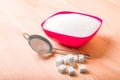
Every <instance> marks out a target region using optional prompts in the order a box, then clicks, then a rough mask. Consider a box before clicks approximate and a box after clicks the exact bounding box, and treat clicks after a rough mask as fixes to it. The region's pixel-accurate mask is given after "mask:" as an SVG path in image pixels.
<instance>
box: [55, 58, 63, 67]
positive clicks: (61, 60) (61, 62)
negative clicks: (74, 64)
mask: <svg viewBox="0 0 120 80" xmlns="http://www.w3.org/2000/svg"><path fill="white" fill-rule="evenodd" d="M55 64H56V66H59V65H61V64H63V57H62V56H58V57H56V60H55Z"/></svg>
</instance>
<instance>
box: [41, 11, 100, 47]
mask: <svg viewBox="0 0 120 80" xmlns="http://www.w3.org/2000/svg"><path fill="white" fill-rule="evenodd" d="M62 14H68V15H69V14H78V15H82V16H87V17H90V18H94V19H95V20H97V21H99V22H100V25H99V26H98V27H97V29H96V30H95V31H94V32H93V33H92V34H90V35H89V36H85V37H83V36H82V37H81V36H77V37H76V36H72V35H67V34H62V33H58V32H54V31H52V30H47V29H45V28H44V25H45V24H46V21H48V20H49V19H50V18H52V17H54V16H57V15H62ZM63 18H64V17H63ZM62 24H63V23H62ZM70 24H72V23H70ZM86 24H87V23H86ZM101 25H102V19H100V18H98V17H96V16H92V15H89V14H84V13H79V12H71V11H61V12H58V13H55V14H53V15H52V16H50V17H48V18H47V19H46V20H45V21H43V22H42V24H41V26H42V29H43V31H44V32H45V33H46V34H47V35H48V36H49V37H50V38H51V39H53V40H54V41H56V42H58V43H60V44H63V45H66V46H70V47H81V46H83V45H85V44H86V43H87V42H88V41H89V40H91V39H92V38H93V37H94V35H95V34H96V33H97V32H98V30H99V29H100V27H101ZM83 27H84V26H83ZM66 31H69V29H68V30H66Z"/></svg>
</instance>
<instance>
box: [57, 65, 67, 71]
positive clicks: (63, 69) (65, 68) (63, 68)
mask: <svg viewBox="0 0 120 80" xmlns="http://www.w3.org/2000/svg"><path fill="white" fill-rule="evenodd" d="M57 68H58V71H59V72H60V73H65V72H66V71H67V66H65V65H63V64H62V65H60V66H58V67H57Z"/></svg>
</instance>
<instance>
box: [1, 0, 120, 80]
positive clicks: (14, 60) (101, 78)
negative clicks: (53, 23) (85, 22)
mask: <svg viewBox="0 0 120 80" xmlns="http://www.w3.org/2000/svg"><path fill="white" fill-rule="evenodd" d="M64 10H68V11H77V12H82V13H87V14H91V15H95V16H98V17H100V18H102V19H103V25H102V27H101V29H100V31H99V32H98V33H97V35H96V36H95V37H94V38H93V39H92V40H91V41H90V42H89V43H88V44H87V45H85V46H83V47H81V48H77V49H73V48H72V50H75V51H79V52H85V53H90V54H91V56H92V57H93V58H92V59H90V60H87V63H86V65H87V69H88V71H89V73H87V74H80V73H78V71H77V69H76V70H75V71H76V75H75V76H73V77H71V76H69V75H67V74H60V73H59V72H58V71H57V68H56V66H55V65H54V61H55V57H56V56H58V55H53V56H52V57H49V58H48V55H41V54H38V53H36V52H34V51H33V50H32V49H31V48H30V47H29V45H28V44H27V41H26V40H25V39H24V38H23V36H22V34H23V33H24V32H26V33H30V34H40V35H43V36H45V37H47V36H46V35H45V34H44V32H43V31H42V29H41V27H40V24H41V23H42V21H43V20H44V19H46V18H47V17H49V16H50V15H52V14H54V13H56V12H58V11H64ZM119 30H120V0H0V80H120V68H119V67H120V31H119ZM47 38H48V37H47ZM48 39H49V38H48ZM49 40H50V39H49ZM50 41H51V42H52V44H53V45H54V46H55V47H57V48H62V49H68V50H69V49H70V48H68V47H65V46H62V45H59V44H57V43H55V42H53V41H52V40H50Z"/></svg>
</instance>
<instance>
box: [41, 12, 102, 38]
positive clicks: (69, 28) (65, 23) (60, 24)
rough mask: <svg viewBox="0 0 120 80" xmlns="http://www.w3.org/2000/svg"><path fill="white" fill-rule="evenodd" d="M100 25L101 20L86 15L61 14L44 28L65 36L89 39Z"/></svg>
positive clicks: (50, 20) (54, 17) (52, 18)
mask: <svg viewBox="0 0 120 80" xmlns="http://www.w3.org/2000/svg"><path fill="white" fill-rule="evenodd" d="M100 24H101V22H100V21H99V20H97V19H95V18H92V17H89V16H85V15H80V14H59V15H55V16H53V17H51V18H49V19H48V20H46V22H45V23H44V25H43V28H44V29H46V30H49V31H52V32H56V33H60V34H64V35H69V36H75V37H87V36H90V35H92V34H93V33H94V32H95V31H96V30H97V29H98V28H99V27H100Z"/></svg>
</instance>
